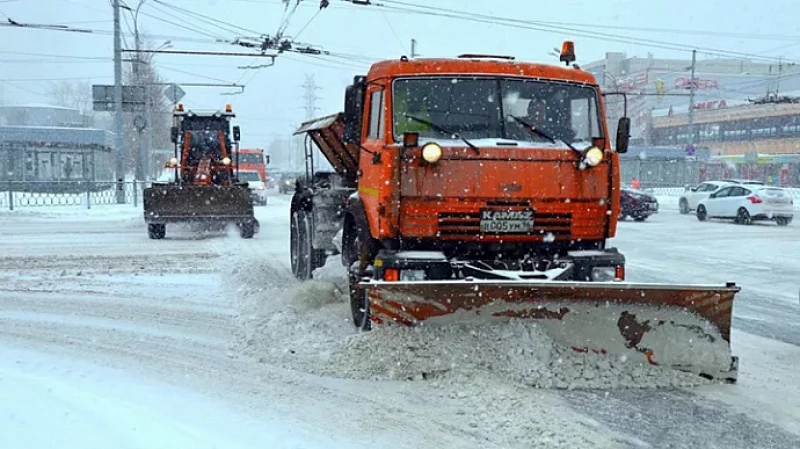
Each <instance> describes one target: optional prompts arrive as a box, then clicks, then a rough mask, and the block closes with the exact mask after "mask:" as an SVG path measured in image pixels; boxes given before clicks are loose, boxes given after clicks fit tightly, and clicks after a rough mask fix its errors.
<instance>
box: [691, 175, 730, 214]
mask: <svg viewBox="0 0 800 449" xmlns="http://www.w3.org/2000/svg"><path fill="white" fill-rule="evenodd" d="M731 184H732V182H731V181H706V182H701V183H700V184H698V185H696V186H694V187H692V188H691V189H690V188H687V189H686V193H684V194H683V196H681V197H680V199H679V200H678V210H679V211H680V212H681V213H682V214H684V215H686V214H688V213H689V212H690V211H693V210H696V209H697V203H698V202H699V201H700V200H702V199H703V198H708V196H709V195H711V194H712V193H714V192H716V191H717V190H719V189H721V188H723V187H725V186H727V185H731Z"/></svg>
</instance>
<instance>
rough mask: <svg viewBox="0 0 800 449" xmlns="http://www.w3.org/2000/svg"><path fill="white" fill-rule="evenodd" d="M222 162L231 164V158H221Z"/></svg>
mask: <svg viewBox="0 0 800 449" xmlns="http://www.w3.org/2000/svg"><path fill="white" fill-rule="evenodd" d="M222 164H223V165H231V158H229V157H226V158H223V159H222Z"/></svg>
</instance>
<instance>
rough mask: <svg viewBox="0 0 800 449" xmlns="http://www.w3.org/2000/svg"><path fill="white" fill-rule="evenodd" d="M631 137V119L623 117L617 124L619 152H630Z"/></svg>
mask: <svg viewBox="0 0 800 449" xmlns="http://www.w3.org/2000/svg"><path fill="white" fill-rule="evenodd" d="M630 138H631V119H629V118H628V117H621V118H620V119H619V124H617V153H619V154H624V153H627V152H628V141H629V140H630Z"/></svg>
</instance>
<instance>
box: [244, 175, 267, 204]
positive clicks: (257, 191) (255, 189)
mask: <svg viewBox="0 0 800 449" xmlns="http://www.w3.org/2000/svg"><path fill="white" fill-rule="evenodd" d="M239 181H242V182H246V183H247V184H248V186H249V187H250V191H251V192H252V198H253V203H254V204H260V205H262V206H266V205H267V185H266V183H265V182H264V180H263V179H261V173H259V172H257V171H250V170H247V171H245V170H242V171H240V172H239Z"/></svg>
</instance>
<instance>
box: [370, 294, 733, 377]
mask: <svg viewBox="0 0 800 449" xmlns="http://www.w3.org/2000/svg"><path fill="white" fill-rule="evenodd" d="M362 286H363V287H364V288H365V289H366V292H367V297H368V299H369V306H370V311H371V316H372V321H373V322H375V323H376V324H389V323H399V324H403V325H408V326H414V325H421V324H423V323H424V324H426V325H439V324H446V323H467V322H485V321H497V320H509V319H534V320H538V322H539V324H540V325H541V326H542V327H543V328H544V329H545V330H546V331H547V333H548V334H549V335H551V336H552V338H553V339H554V341H556V342H557V343H559V344H562V345H564V346H567V347H571V348H572V349H573V350H575V351H580V352H588V351H592V352H597V353H609V354H617V355H620V356H623V357H631V358H636V359H639V360H641V361H643V362H646V363H650V364H653V365H662V366H668V367H671V368H675V369H680V370H683V371H690V372H695V373H697V374H699V375H702V376H704V377H709V378H721V379H724V380H727V381H735V378H736V372H735V371H736V368H737V366H738V364H737V363H736V360H735V359H733V358H732V357H731V355H730V327H731V316H732V310H733V308H732V307H733V298H734V295H735V294H736V293H737V292H739V290H740V289H739V288H738V287H736V286H734V285H732V284H729V285H727V286H724V287H720V286H707V285H689V286H675V285H666V284H629V283H620V282H608V283H605V282H561V281H557V282H553V281H550V282H528V281H429V282H383V281H370V282H364V283H362Z"/></svg>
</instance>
